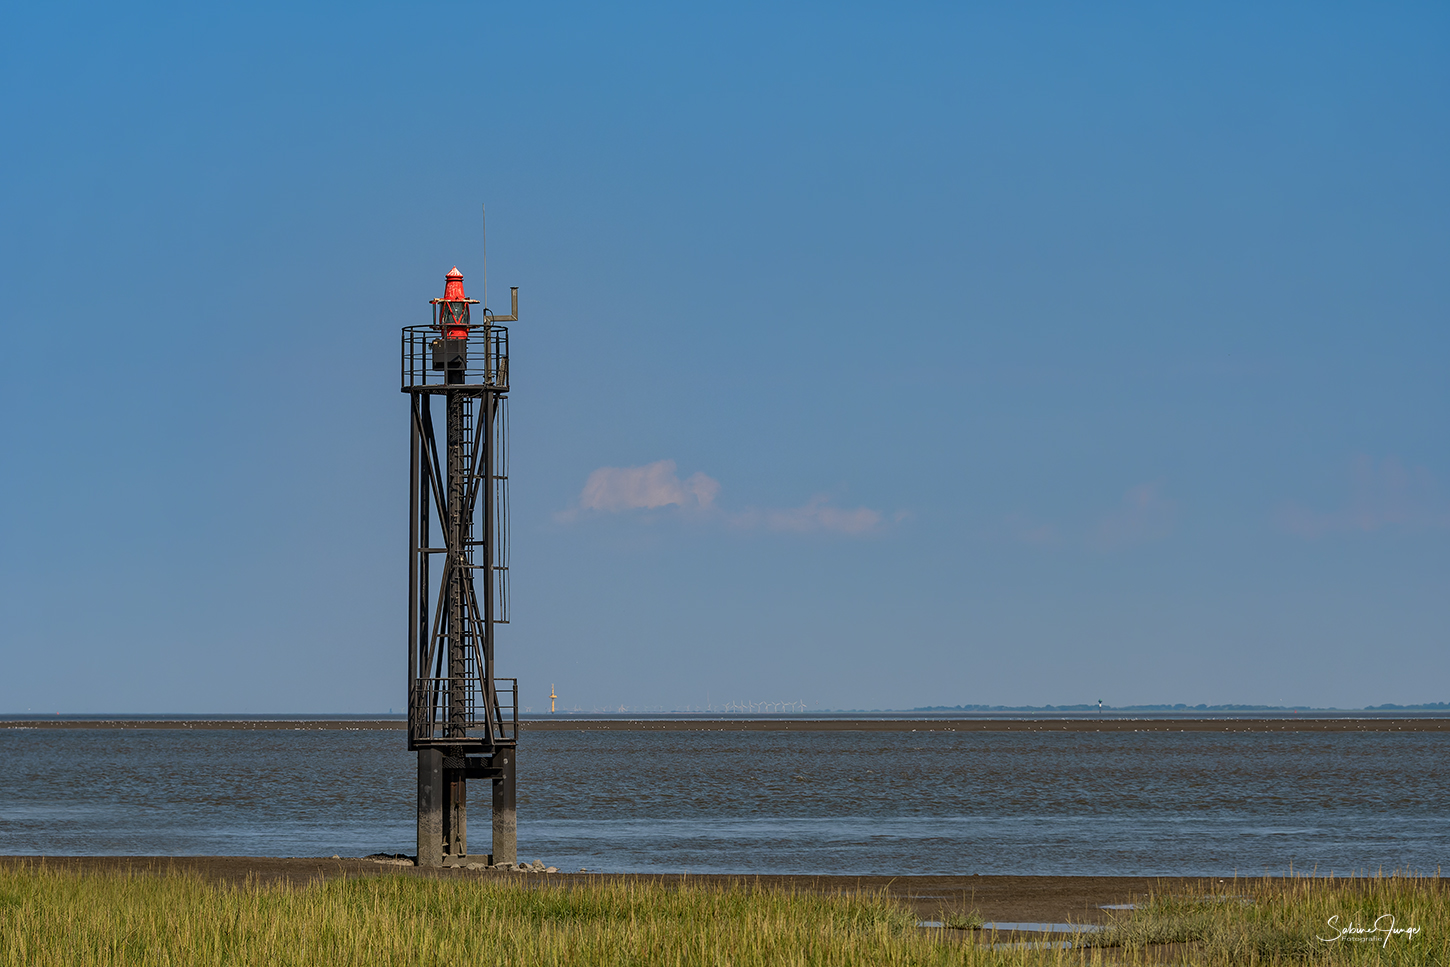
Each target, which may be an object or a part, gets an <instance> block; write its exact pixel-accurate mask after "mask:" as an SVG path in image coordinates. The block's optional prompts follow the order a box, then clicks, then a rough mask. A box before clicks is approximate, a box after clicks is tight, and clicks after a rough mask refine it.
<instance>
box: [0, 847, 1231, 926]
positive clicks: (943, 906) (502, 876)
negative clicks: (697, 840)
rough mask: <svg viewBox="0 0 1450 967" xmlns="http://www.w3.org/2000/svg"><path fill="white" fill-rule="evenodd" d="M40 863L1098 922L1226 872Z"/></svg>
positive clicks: (243, 878) (216, 860) (166, 860)
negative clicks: (799, 895) (456, 882)
mask: <svg viewBox="0 0 1450 967" xmlns="http://www.w3.org/2000/svg"><path fill="white" fill-rule="evenodd" d="M38 864H43V865H44V866H45V867H47V868H49V869H55V870H67V871H81V872H97V871H132V872H137V873H183V874H198V875H200V876H202V877H204V878H206V879H208V880H213V881H217V882H223V883H232V884H241V883H245V882H247V881H248V880H249V879H254V880H255V881H257V882H260V883H281V882H289V883H296V884H305V883H308V882H312V881H315V880H319V879H335V878H337V877H341V876H350V877H358V876H382V875H402V876H431V877H439V878H443V879H494V880H505V881H508V882H517V883H526V884H541V883H577V882H596V883H597V882H600V881H608V880H621V879H638V880H649V881H652V882H658V883H666V884H679V883H686V882H688V883H691V884H694V885H697V886H698V885H713V886H725V885H728V884H733V883H759V884H762V885H767V886H783V887H787V888H790V889H795V890H804V891H809V892H819V893H835V892H840V891H857V890H867V891H877V890H884V891H886V893H887V894H888V895H889V896H891V897H892V898H893V899H896V900H898V901H900V902H901V903H904V904H906V905H907V906H909V907H910V908H912V909H913V910H914V911H915V912H916V914H917V916H918V917H920V918H921V919H922V920H941V919H942V917H943V916H944V915H945V914H946V913H948V912H952V911H956V912H960V913H966V912H968V911H971V910H976V911H977V912H979V913H980V914H981V915H982V917H983V918H984V919H986V920H989V921H1009V922H1032V923H1069V922H1071V923H1103V922H1106V921H1107V920H1108V919H1109V917H1110V916H1111V914H1110V913H1109V912H1108V911H1105V910H1103V909H1101V907H1102V906H1103V905H1104V904H1110V903H1131V902H1133V901H1134V900H1137V899H1141V898H1142V897H1143V896H1144V894H1146V893H1148V892H1149V891H1150V890H1151V891H1155V892H1163V891H1167V890H1175V891H1176V890H1186V891H1190V892H1194V893H1209V892H1213V891H1214V890H1224V889H1228V890H1232V889H1233V886H1232V882H1233V881H1231V880H1230V881H1226V882H1225V881H1218V880H1209V879H1205V878H1201V877H1145V876H780V875H762V876H745V875H739V876H721V875H713V874H707V875H701V874H648V875H640V876H630V875H627V874H619V873H554V874H538V873H531V874H524V873H499V872H492V871H471V870H461V869H441V870H422V869H418V868H416V867H412V866H384V865H380V864H377V863H373V862H370V861H368V860H360V859H338V860H333V859H311V858H278V857H250V856H174V857H173V856H61V857H55V856H52V857H40V856H6V857H0V866H4V867H6V868H13V867H15V866H20V865H38Z"/></svg>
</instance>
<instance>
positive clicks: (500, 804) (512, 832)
mask: <svg viewBox="0 0 1450 967" xmlns="http://www.w3.org/2000/svg"><path fill="white" fill-rule="evenodd" d="M516 757H517V756H516V750H515V749H503V750H500V751H499V752H498V753H497V754H496V755H495V756H494V757H493V761H494V764H495V765H497V766H499V767H500V768H501V769H503V778H502V779H495V780H493V861H494V863H515V864H516V863H518V861H519V822H518V814H517V813H516V812H515V811H514V776H515V769H514V766H515V763H514V759H515V758H516Z"/></svg>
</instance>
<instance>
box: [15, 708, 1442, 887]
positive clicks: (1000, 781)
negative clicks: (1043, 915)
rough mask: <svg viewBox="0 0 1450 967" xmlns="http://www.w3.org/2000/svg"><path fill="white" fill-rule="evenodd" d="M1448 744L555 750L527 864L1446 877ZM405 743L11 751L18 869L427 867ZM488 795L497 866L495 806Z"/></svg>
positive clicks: (1345, 740) (68, 736) (482, 822)
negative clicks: (354, 859)
mask: <svg viewBox="0 0 1450 967" xmlns="http://www.w3.org/2000/svg"><path fill="white" fill-rule="evenodd" d="M1447 762H1450V735H1445V734H1436V733H1415V732H1409V733H1399V734H1394V733H1384V732H1375V733H1335V734H1327V735H1326V734H1310V733H1277V734H1265V733H1233V734H1230V733H1214V732H1182V733H1164V732H1148V733H1130V734H1122V733H1094V732H1056V733H1049V732H1039V733H1022V732H1010V733H1000V732H999V733H980V732H978V733H950V732H917V733H911V732H905V733H882V732H759V733H742V732H536V733H532V734H528V735H525V737H524V745H523V747H522V749H521V750H520V755H519V767H520V778H519V852H520V858H521V859H530V860H532V859H534V858H540V859H544V860H545V861H547V862H549V863H553V864H554V865H557V866H559V867H560V868H561V869H578V868H580V867H588V868H589V869H591V870H602V871H661V872H678V871H681V870H691V871H695V872H790V873H848V874H849V873H872V872H884V873H942V874H965V873H1018V874H1026V873H1079V874H1115V873H1121V874H1185V875H1193V874H1215V875H1223V874H1231V873H1233V872H1234V871H1235V870H1237V871H1239V872H1244V873H1255V874H1257V873H1262V872H1263V871H1264V870H1265V869H1268V870H1270V871H1272V872H1283V871H1285V870H1287V869H1288V867H1289V865H1290V864H1291V863H1292V864H1293V866H1294V867H1295V868H1296V869H1309V868H1312V867H1316V866H1317V867H1318V869H1319V870H1320V871H1328V870H1331V869H1332V870H1334V871H1336V872H1349V871H1357V870H1374V869H1379V868H1381V867H1383V868H1384V869H1385V870H1391V869H1396V868H1408V869H1415V870H1418V871H1421V872H1433V871H1434V870H1435V869H1437V868H1438V867H1439V866H1440V865H1441V863H1442V862H1443V861H1444V860H1445V859H1446V858H1447V856H1450V797H1447V795H1446V786H1445V782H1444V779H1443V776H1444V774H1445V773H1444V772H1443V771H1441V770H1443V769H1444V768H1445V766H1446V764H1447ZM414 763H415V760H414V758H413V757H412V756H410V755H409V754H408V753H407V752H406V751H404V749H403V737H402V735H401V733H400V732H394V731H363V732H345V731H321V730H309V731H288V732H273V731H266V732H244V731H230V730H215V731H211V730H206V731H203V730H196V731H185V730H154V731H143V730H137V731H119V732H118V731H99V730H97V731H91V730H55V731H51V730H11V729H4V730H0V769H3V775H4V777H5V780H6V781H5V782H4V783H3V784H0V853H7V854H14V853H48V854H99V853H131V854H145V855H157V854H188V853H190V854H220V855H275V856H330V855H332V854H333V853H339V854H341V855H343V856H358V855H363V854H366V853H372V852H399V853H411V852H413V849H414V845H415V844H414V825H413V822H414V819H413V810H414V799H413V796H414V789H413V783H414V767H415V766H414ZM472 792H473V797H472V798H473V807H474V811H473V817H472V818H473V823H472V824H471V825H472V827H473V833H474V840H475V842H474V845H475V850H478V849H480V848H481V849H482V850H483V851H485V852H486V851H487V825H486V824H487V818H486V817H487V809H488V801H489V798H488V788H487V784H486V783H476V784H475V788H474V789H473V790H472Z"/></svg>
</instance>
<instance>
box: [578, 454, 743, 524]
mask: <svg viewBox="0 0 1450 967" xmlns="http://www.w3.org/2000/svg"><path fill="white" fill-rule="evenodd" d="M719 492H720V484H719V483H718V482H717V481H715V480H712V479H711V478H709V477H707V476H705V475H704V474H703V473H695V474H692V475H691V476H690V478H689V479H688V480H686V481H684V482H683V483H682V482H681V481H680V478H679V477H678V476H677V475H676V474H675V461H673V460H657V461H655V462H654V463H647V464H645V465H644V466H642V467H600V468H599V469H598V470H596V471H594V472H593V473H591V474H590V475H589V479H588V480H586V481H584V491H583V492H582V493H581V494H580V495H579V506H580V507H582V508H584V509H585V510H603V511H611V512H615V513H617V512H619V511H622V510H638V509H648V510H652V509H654V508H656V507H668V506H671V505H677V506H680V507H685V506H695V507H701V508H708V507H709V506H710V505H711V504H713V503H714V502H715V495H716V494H718V493H719Z"/></svg>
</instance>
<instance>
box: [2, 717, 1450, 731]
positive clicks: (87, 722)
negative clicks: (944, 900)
mask: <svg viewBox="0 0 1450 967" xmlns="http://www.w3.org/2000/svg"><path fill="white" fill-rule="evenodd" d="M405 724H406V723H405V722H404V721H403V720H402V719H400V718H375V719H369V718H356V719H332V718H317V719H308V718H277V719H263V718H214V719H190V718H155V719H141V718H137V719H130V718H111V719H105V718H95V719H87V718H62V717H56V718H53V719H8V720H3V719H0V729H17V730H18V729H46V730H52V729H101V730H116V731H125V730H139V729H169V730H186V729H194V730H203V731H206V730H218V729H223V730H225V729H230V730H240V731H276V732H287V731H304V732H305V731H399V732H401V731H402V730H403V728H404V726H405ZM519 729H520V731H521V732H1450V717H1434V718H1427V717H1423V716H1420V717H1414V718H1411V717H1403V718H1401V717H1391V716H1386V715H1383V714H1381V715H1376V716H1362V717H1361V716H1351V715H1344V716H1336V717H1328V716H1301V717H1283V718H1262V717H1244V718H1229V717H1222V718H1157V717H1155V718H1137V717H1135V718H1122V717H1108V716H1104V717H1103V718H1097V717H1096V716H1093V717H1075V718H1064V717H1061V716H1053V717H1040V718H1029V717H1026V716H1019V717H1013V718H986V717H973V718H885V717H882V718H808V717H804V716H803V717H799V718H794V717H761V718H744V717H742V718H715V719H704V718H665V717H658V718H650V717H645V716H641V717H638V718H623V717H620V718H607V719H606V718H583V717H580V718H574V717H572V716H571V717H569V718H564V717H559V718H554V719H542V718H537V717H533V718H527V719H524V720H523V721H521V722H520V723H519Z"/></svg>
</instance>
